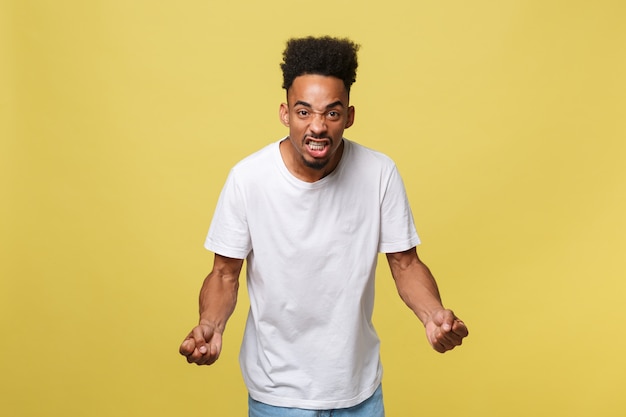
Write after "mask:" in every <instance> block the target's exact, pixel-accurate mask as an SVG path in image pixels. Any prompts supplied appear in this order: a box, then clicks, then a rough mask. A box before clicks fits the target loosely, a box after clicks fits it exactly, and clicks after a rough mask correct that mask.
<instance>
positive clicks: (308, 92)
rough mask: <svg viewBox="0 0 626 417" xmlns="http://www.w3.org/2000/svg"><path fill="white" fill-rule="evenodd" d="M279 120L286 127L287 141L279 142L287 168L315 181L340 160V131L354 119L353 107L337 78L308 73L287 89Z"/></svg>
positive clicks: (341, 135) (341, 145) (341, 144)
mask: <svg viewBox="0 0 626 417" xmlns="http://www.w3.org/2000/svg"><path fill="white" fill-rule="evenodd" d="M280 119H281V121H282V123H283V124H284V125H285V126H287V127H288V128H289V140H288V141H285V142H284V143H283V144H282V145H281V152H283V157H284V159H285V162H286V164H287V167H288V168H289V169H290V170H291V171H292V172H294V173H296V175H299V176H301V177H302V176H307V177H308V178H309V179H310V180H317V179H320V178H322V177H323V176H325V175H328V174H329V173H330V172H332V170H333V169H334V168H335V167H336V166H337V164H338V163H339V160H340V159H341V149H342V148H343V143H342V138H343V131H344V130H345V129H347V128H349V127H350V126H352V123H353V122H354V107H352V106H350V105H349V95H348V92H347V91H346V89H345V86H344V85H343V81H341V80H340V79H339V78H336V77H328V76H323V75H313V74H307V75H301V76H299V77H297V78H296V79H295V80H294V82H293V84H292V85H291V87H290V88H289V90H288V91H287V103H283V104H281V106H280ZM288 145H289V146H288Z"/></svg>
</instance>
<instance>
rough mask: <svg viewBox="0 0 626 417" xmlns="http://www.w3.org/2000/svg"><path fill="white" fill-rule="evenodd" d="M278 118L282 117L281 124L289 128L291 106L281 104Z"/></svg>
mask: <svg viewBox="0 0 626 417" xmlns="http://www.w3.org/2000/svg"><path fill="white" fill-rule="evenodd" d="M278 116H279V117H280V122H281V123H282V124H284V125H285V126H287V127H289V106H288V105H287V103H281V104H280V108H279V109H278Z"/></svg>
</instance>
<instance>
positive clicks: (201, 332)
mask: <svg viewBox="0 0 626 417" xmlns="http://www.w3.org/2000/svg"><path fill="white" fill-rule="evenodd" d="M179 351H180V354H181V355H183V356H185V357H186V358H187V362H189V363H195V364H196V365H211V364H213V363H214V362H215V361H216V360H217V359H218V358H219V356H220V352H221V351H222V334H221V333H220V332H218V331H217V330H216V329H215V326H212V325H210V324H199V325H197V326H196V327H194V328H193V330H192V331H191V332H190V333H189V335H188V336H187V337H186V338H185V340H183V343H181V345H180V349H179Z"/></svg>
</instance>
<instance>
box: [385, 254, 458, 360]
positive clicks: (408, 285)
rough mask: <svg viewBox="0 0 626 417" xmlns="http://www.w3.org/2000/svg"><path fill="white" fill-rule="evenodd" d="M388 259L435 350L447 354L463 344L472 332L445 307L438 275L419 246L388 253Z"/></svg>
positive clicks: (403, 294) (399, 288)
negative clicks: (425, 260) (425, 259)
mask: <svg viewBox="0 0 626 417" xmlns="http://www.w3.org/2000/svg"><path fill="white" fill-rule="evenodd" d="M387 261H388V262H389V268H390V269H391V274H392V276H393V279H394V280H395V282H396V288H397V289H398V293H399V294H400V297H401V298H402V300H403V301H404V302H405V303H406V305H407V306H409V308H410V309H411V310H412V311H413V312H414V313H415V315H416V316H417V317H418V318H419V319H420V321H421V322H422V323H423V324H424V328H425V330H426V337H427V338H428V342H429V343H430V344H431V346H432V347H433V349H435V350H436V351H437V352H440V353H443V352H446V351H448V350H451V349H454V347H455V346H458V345H460V344H461V343H462V341H463V338H464V337H466V336H467V335H468V334H469V332H468V330H467V327H466V326H465V324H464V323H463V322H462V321H461V320H459V319H458V318H457V317H456V316H455V315H454V313H453V312H452V311H451V310H447V309H445V308H444V307H443V304H442V302H441V296H440V295H439V289H438V288H437V283H436V282H435V278H434V277H433V275H432V274H431V272H430V270H429V269H428V267H427V266H426V265H425V264H424V263H423V262H422V261H421V260H420V259H419V257H418V256H417V251H416V250H415V248H412V249H409V250H408V251H405V252H396V253H388V254H387Z"/></svg>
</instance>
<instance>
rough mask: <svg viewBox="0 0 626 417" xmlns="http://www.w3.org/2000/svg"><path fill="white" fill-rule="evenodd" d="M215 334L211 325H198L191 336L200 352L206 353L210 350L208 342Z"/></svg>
mask: <svg viewBox="0 0 626 417" xmlns="http://www.w3.org/2000/svg"><path fill="white" fill-rule="evenodd" d="M212 336H213V329H212V328H211V327H209V326H196V327H195V328H194V329H193V331H192V333H191V338H192V339H193V340H194V342H195V345H196V346H195V347H196V349H198V352H200V354H202V355H204V354H205V353H207V352H208V351H209V346H208V342H209V340H211V337H212Z"/></svg>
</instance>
